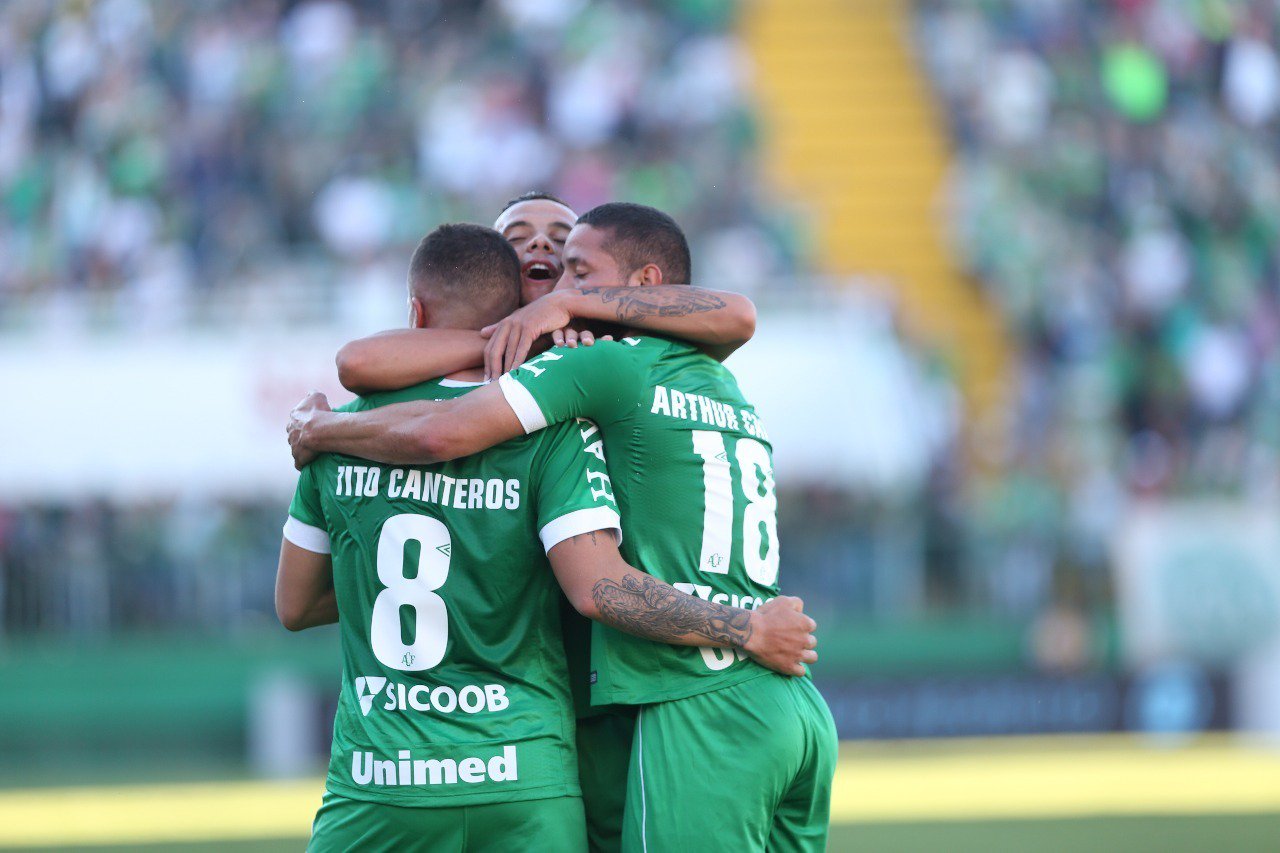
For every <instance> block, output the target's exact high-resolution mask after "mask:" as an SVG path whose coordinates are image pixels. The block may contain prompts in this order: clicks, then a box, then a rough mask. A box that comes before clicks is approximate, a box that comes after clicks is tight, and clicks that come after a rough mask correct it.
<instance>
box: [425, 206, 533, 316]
mask: <svg viewBox="0 0 1280 853" xmlns="http://www.w3.org/2000/svg"><path fill="white" fill-rule="evenodd" d="M409 295H410V296H411V297H412V298H414V299H417V300H419V301H421V303H422V305H423V307H424V308H426V310H427V317H428V319H429V323H430V325H431V326H433V327H436V328H453V329H479V328H482V327H484V326H487V325H489V324H490V323H495V322H497V321H498V320H500V319H502V318H503V317H505V316H507V315H508V314H510V313H511V312H512V311H514V310H515V309H516V308H518V307H519V306H520V261H519V259H518V258H517V257H516V252H515V249H513V248H511V246H510V244H508V243H507V241H506V240H504V239H503V238H502V235H501V234H499V233H498V232H497V231H494V230H493V229H492V228H485V227H484V226H483V225H470V224H455V225H441V226H440V227H439V228H437V229H436V230H434V231H432V232H431V233H430V234H428V235H427V236H426V237H423V238H422V242H421V243H419V244H418V248H417V249H415V250H414V253H413V259H412V260H411V261H410V262H409Z"/></svg>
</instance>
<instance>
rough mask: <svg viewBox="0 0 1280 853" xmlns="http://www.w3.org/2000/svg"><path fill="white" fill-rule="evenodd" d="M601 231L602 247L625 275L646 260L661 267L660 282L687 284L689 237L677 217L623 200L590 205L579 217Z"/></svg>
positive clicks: (690, 273)
mask: <svg viewBox="0 0 1280 853" xmlns="http://www.w3.org/2000/svg"><path fill="white" fill-rule="evenodd" d="M578 225H590V226H591V227H592V228H595V229H597V230H599V231H600V232H602V234H603V235H604V250H605V251H606V252H608V253H609V255H610V256H612V257H613V259H614V260H615V261H617V263H618V272H619V273H620V274H621V275H622V276H623V277H626V276H628V275H630V274H631V273H633V272H635V271H636V270H638V269H640V268H641V267H644V266H645V265H646V264H656V265H657V266H658V267H659V268H660V269H661V270H662V282H663V284H688V283H689V282H690V281H691V280H692V273H693V269H692V267H693V259H692V258H691V257H690V254H689V241H688V240H687V239H686V238H685V236H684V231H682V230H681V229H680V226H679V225H677V224H676V221H675V220H674V219H672V218H671V217H670V216H668V215H667V214H665V213H663V212H662V211H661V210H658V209H657V208H655V207H649V206H647V205H643V204H632V203H630V202H625V201H616V202H610V203H608V204H602V205H600V206H598V207H593V208H591V209H590V210H588V211H587V212H586V213H584V214H582V215H581V216H579V217H578Z"/></svg>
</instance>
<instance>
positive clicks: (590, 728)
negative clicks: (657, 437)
mask: <svg viewBox="0 0 1280 853" xmlns="http://www.w3.org/2000/svg"><path fill="white" fill-rule="evenodd" d="M577 219H578V215H577V214H576V213H574V211H573V209H572V208H570V207H569V206H568V205H567V204H565V203H564V202H563V201H561V200H560V199H558V198H556V197H555V196H552V195H549V194H547V193H540V192H531V193H525V194H524V195H521V196H519V197H517V198H514V199H512V200H511V201H509V202H508V203H507V205H506V207H504V208H503V210H502V211H501V213H500V214H499V216H498V218H497V220H496V221H495V222H494V229H495V230H497V231H498V232H499V233H500V234H502V236H503V238H505V239H506V240H507V242H509V243H510V244H511V245H512V247H513V248H514V249H515V250H516V253H517V255H518V256H519V259H520V274H521V303H522V304H526V305H527V304H530V303H533V302H535V300H538V299H539V298H540V297H542V296H545V295H546V294H547V293H549V292H550V291H551V289H552V287H553V286H554V285H555V284H556V282H557V280H558V279H559V278H560V277H561V275H562V273H563V272H564V261H563V259H562V258H561V254H562V252H563V249H564V244H565V241H566V240H567V239H568V236H569V232H570V231H571V230H572V228H573V225H574V224H575V223H576V222H577ZM650 272H651V271H650ZM647 283H648V284H655V283H656V282H654V281H648V282H647ZM670 289H672V288H656V289H653V290H651V291H650V294H651V298H653V299H657V298H660V297H661V293H660V291H662V290H670ZM679 291H680V297H681V298H682V299H683V300H685V302H686V303H687V304H694V303H695V299H696V305H697V307H698V308H699V310H697V311H692V310H683V311H669V312H653V313H650V314H647V315H644V316H637V317H635V318H633V321H632V323H633V325H634V326H635V327H637V328H641V329H645V330H647V331H650V332H654V333H658V334H664V335H669V336H671V337H674V338H679V339H681V340H687V341H689V342H690V343H693V344H695V345H697V346H699V347H700V348H701V349H702V350H703V351H704V352H707V353H708V354H710V355H712V356H713V357H715V358H716V359H718V360H723V359H724V358H725V357H726V356H727V355H729V354H730V353H731V352H733V350H735V349H737V348H738V347H739V346H741V345H742V344H744V343H745V342H746V341H747V340H749V339H750V338H751V336H752V335H753V334H754V332H755V307H754V306H753V305H752V303H751V300H749V299H747V298H746V297H744V296H742V295H741V294H737V293H728V292H724V291H714V290H704V289H702V288H688V287H681V288H679ZM540 304H541V303H540ZM573 309H574V315H573V316H574V319H575V320H584V319H585V320H591V319H596V320H607V319H610V318H612V317H613V311H614V306H613V305H611V304H610V303H608V302H606V301H605V300H603V299H598V298H597V299H590V298H584V299H580V300H578V301H577V302H576V303H575V304H574V305H573ZM523 329H524V327H523V326H522V327H521V329H520V330H519V331H523ZM507 330H508V327H507V326H506V325H501V324H500V325H498V326H491V327H489V328H488V329H487V330H485V331H486V332H488V333H489V335H490V336H489V337H488V338H487V339H486V337H485V334H484V333H482V332H480V331H476V330H472V329H440V328H409V329H395V330H391V331H387V332H380V333H378V334H376V335H371V336H369V337H367V338H362V339H360V340H357V341H352V342H351V343H349V344H347V345H346V346H344V347H343V348H342V349H341V350H340V351H339V353H338V358H337V366H338V377H339V379H340V380H341V381H342V384H343V385H344V386H346V387H347V389H348V390H350V391H352V392H354V393H357V394H367V393H370V392H373V391H388V390H396V389H400V388H404V387H407V386H409V385H414V384H416V383H419V382H425V381H428V380H431V379H437V378H439V377H441V376H445V375H448V374H449V373H451V372H453V371H455V370H461V369H465V368H470V367H477V366H480V365H484V366H485V375H486V376H497V375H498V374H500V373H502V372H503V370H504V368H503V361H504V358H505V359H511V358H513V355H512V353H513V352H516V351H521V345H522V341H521V340H520V335H519V334H507ZM495 331H496V332H497V334H494V332H495ZM606 331H607V330H606ZM550 335H551V342H552V343H553V344H554V345H556V346H569V347H575V346H577V345H579V343H581V344H582V345H584V346H590V345H592V344H593V343H594V342H595V338H594V335H593V332H592V330H591V329H589V328H581V329H579V328H575V326H574V325H572V324H570V322H569V321H566V323H565V327H564V328H559V327H557V328H555V329H552V330H551V332H550ZM531 347H532V342H531V341H527V342H523V351H522V354H521V356H520V360H523V355H526V354H527V353H528V350H529V349H530V348H531ZM564 631H565V646H566V652H567V653H568V654H569V656H570V678H571V682H570V684H571V687H572V688H573V693H574V701H575V705H576V706H577V708H578V726H577V731H576V738H577V742H578V761H579V775H580V778H581V782H582V789H583V806H584V809H585V811H586V815H587V830H588V840H589V842H590V847H591V850H592V851H593V853H613V851H616V850H618V849H619V846H620V844H621V832H622V813H623V805H624V799H625V792H626V775H627V764H628V763H629V761H630V758H631V736H632V733H633V731H634V729H635V712H634V708H633V707H631V706H602V707H596V708H592V707H591V706H590V698H589V694H588V684H587V672H588V669H589V666H588V660H587V657H588V645H589V642H588V638H589V636H590V627H589V624H588V623H586V621H585V620H583V619H581V618H580V617H578V616H577V614H576V613H573V612H569V613H567V614H566V618H565V625H564Z"/></svg>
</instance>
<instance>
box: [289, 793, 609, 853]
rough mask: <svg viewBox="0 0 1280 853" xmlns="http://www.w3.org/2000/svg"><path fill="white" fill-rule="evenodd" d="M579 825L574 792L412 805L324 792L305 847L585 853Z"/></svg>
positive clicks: (323, 851) (322, 852)
mask: <svg viewBox="0 0 1280 853" xmlns="http://www.w3.org/2000/svg"><path fill="white" fill-rule="evenodd" d="M584 827H585V823H584V819H583V815H582V800H581V799H580V798H578V797H553V798H550V799H545V800H523V801H521V802H517V803H485V804H484V805H474V806H447V807H443V808H436V807H432V808H414V807H411V806H391V805H386V804H383V803H372V802H367V801H365V800H353V799H350V798H348V797H342V796H339V795H337V794H331V793H329V792H328V791H325V793H324V800H323V801H322V802H321V805H320V811H319V812H317V813H316V820H315V823H314V824H312V826H311V841H310V843H308V844H307V850H308V851H317V853H329V851H335V853H336V851H348V850H359V851H361V853H371V851H387V853H392V851H418V850H421V851H431V853H437V852H438V853H464V851H465V853H483V851H492V853H509V851H511V850H529V851H546V853H560V851H571V853H586V849H587V838H586V831H585V828H584Z"/></svg>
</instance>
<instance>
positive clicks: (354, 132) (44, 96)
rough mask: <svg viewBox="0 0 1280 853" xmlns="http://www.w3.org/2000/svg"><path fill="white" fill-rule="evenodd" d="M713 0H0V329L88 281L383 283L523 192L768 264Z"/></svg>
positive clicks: (726, 7) (163, 320) (115, 284)
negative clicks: (437, 234) (661, 222)
mask: <svg viewBox="0 0 1280 853" xmlns="http://www.w3.org/2000/svg"><path fill="white" fill-rule="evenodd" d="M733 8H734V6H733V3H731V2H727V0H701V2H695V3H679V2H656V3H633V2H606V3H587V2H585V0H551V2H545V3H535V4H530V3H522V2H519V1H518V0H500V1H499V2H488V3H482V2H477V0H434V2H426V3H419V2H411V0H378V1H377V2H362V3H359V4H348V3H345V2H339V0H307V2H302V3H286V2H283V0H260V1H259V2H251V3H239V2H224V0H206V1H205V2H197V3H180V4H170V3H151V2H146V0H100V2H95V3H63V4H58V3H8V4H4V7H3V8H0V103H2V104H3V107H2V108H3V114H4V121H3V123H0V187H2V188H3V211H4V224H3V225H0V321H4V322H5V323H6V324H12V323H16V322H19V321H20V319H21V315H22V313H23V312H24V311H25V312H28V313H29V312H30V311H31V310H32V309H33V308H36V307H39V306H42V305H47V304H48V300H49V299H56V298H57V297H59V296H61V297H62V299H61V300H59V301H58V304H59V306H60V307H70V308H71V313H72V314H73V315H84V314H86V312H85V310H84V309H83V308H79V309H78V310H77V309H76V308H75V306H66V305H65V303H66V301H67V300H68V299H70V300H72V301H84V300H86V299H89V298H91V297H93V296H95V295H100V294H103V295H105V296H106V299H104V300H101V301H100V302H99V303H97V304H98V306H99V307H100V308H101V314H100V316H99V317H98V318H96V319H101V320H105V321H107V322H114V323H116V324H117V325H120V326H123V327H125V328H127V329H130V330H134V329H137V328H139V327H147V326H149V325H158V324H168V323H172V322H175V321H178V320H181V319H183V318H184V316H185V315H187V314H188V313H190V312H191V311H192V310H193V306H197V305H198V304H199V302H200V300H201V298H202V297H203V296H204V295H205V294H207V293H209V292H210V291H217V290H222V291H225V290H227V289H229V288H244V287H253V286H258V287H265V288H278V287H281V286H284V285H287V284H288V283H290V282H300V281H302V282H306V283H307V284H308V286H309V287H310V288H312V289H313V292H314V290H315V289H317V288H319V289H321V293H323V292H324V288H328V289H330V291H331V290H332V289H333V288H339V287H341V288H344V289H345V288H349V287H351V286H352V282H353V281H359V280H360V278H361V276H362V275H364V274H366V273H368V271H369V270H371V269H372V270H376V271H377V272H379V273H381V272H383V271H382V270H381V268H380V265H381V264H387V265H389V266H390V268H391V271H390V272H389V273H387V275H389V276H390V277H391V279H392V280H395V281H397V282H398V281H399V280H400V278H401V276H402V272H403V264H404V258H405V257H406V256H407V253H408V251H409V250H411V248H412V246H413V244H415V243H416V241H417V240H418V239H419V238H420V237H421V236H422V234H423V233H425V232H426V231H427V230H429V228H430V227H431V226H432V225H433V224H434V223H438V222H440V221H448V220H454V219H467V220H471V219H477V218H480V219H487V218H489V217H492V216H494V215H496V212H497V210H498V208H499V207H500V204H501V202H503V201H505V200H506V199H507V198H509V197H510V196H511V195H513V194H515V193H518V192H523V191H525V190H527V189H528V188H530V187H535V188H542V187H555V188H556V189H557V190H558V191H559V192H560V193H561V194H562V195H563V196H564V197H565V198H566V199H567V200H568V201H569V202H570V203H571V204H574V205H576V206H577V207H578V208H579V209H583V210H585V209H587V208H589V207H591V206H593V205H595V204H598V203H600V202H602V201H605V200H610V199H616V198H627V199H634V200H637V201H644V202H647V203H651V204H654V205H656V206H658V207H661V208H663V209H665V210H669V211H670V212H671V213H673V214H674V215H675V216H677V217H678V218H679V219H680V221H681V222H682V223H684V225H685V227H686V228H687V229H689V230H690V232H691V233H692V234H693V235H694V236H695V239H696V241H697V243H698V248H699V249H700V251H699V252H698V254H699V257H700V258H701V260H702V264H701V265H700V267H701V271H702V273H703V275H704V276H707V277H714V278H716V279H717V280H721V279H726V280H733V281H738V280H740V279H741V278H742V277H743V276H749V277H753V279H754V280H760V279H761V278H763V277H764V276H767V275H768V274H769V273H770V272H774V271H777V270H779V269H791V268H792V260H793V259H794V258H795V256H796V252H795V249H794V246H792V245H791V244H790V237H789V236H788V233H789V232H788V228H787V225H786V223H785V221H782V220H779V219H778V218H777V217H776V216H773V215H772V214H771V213H770V211H769V208H768V206H767V205H765V204H763V203H762V201H761V200H760V199H759V198H758V197H757V193H756V189H757V182H756V181H755V180H754V171H753V168H752V160H751V152H752V142H753V138H754V134H755V123H754V117H753V115H752V112H751V108H750V102H749V99H748V98H747V83H748V82H749V80H748V75H749V64H748V60H747V59H746V57H745V55H744V52H743V49H742V47H741V45H740V44H739V42H738V41H737V40H736V39H735V38H734V37H733V36H732V35H731V32H730V30H729V29H728V28H729V26H730V24H731V13H732V11H733Z"/></svg>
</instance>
